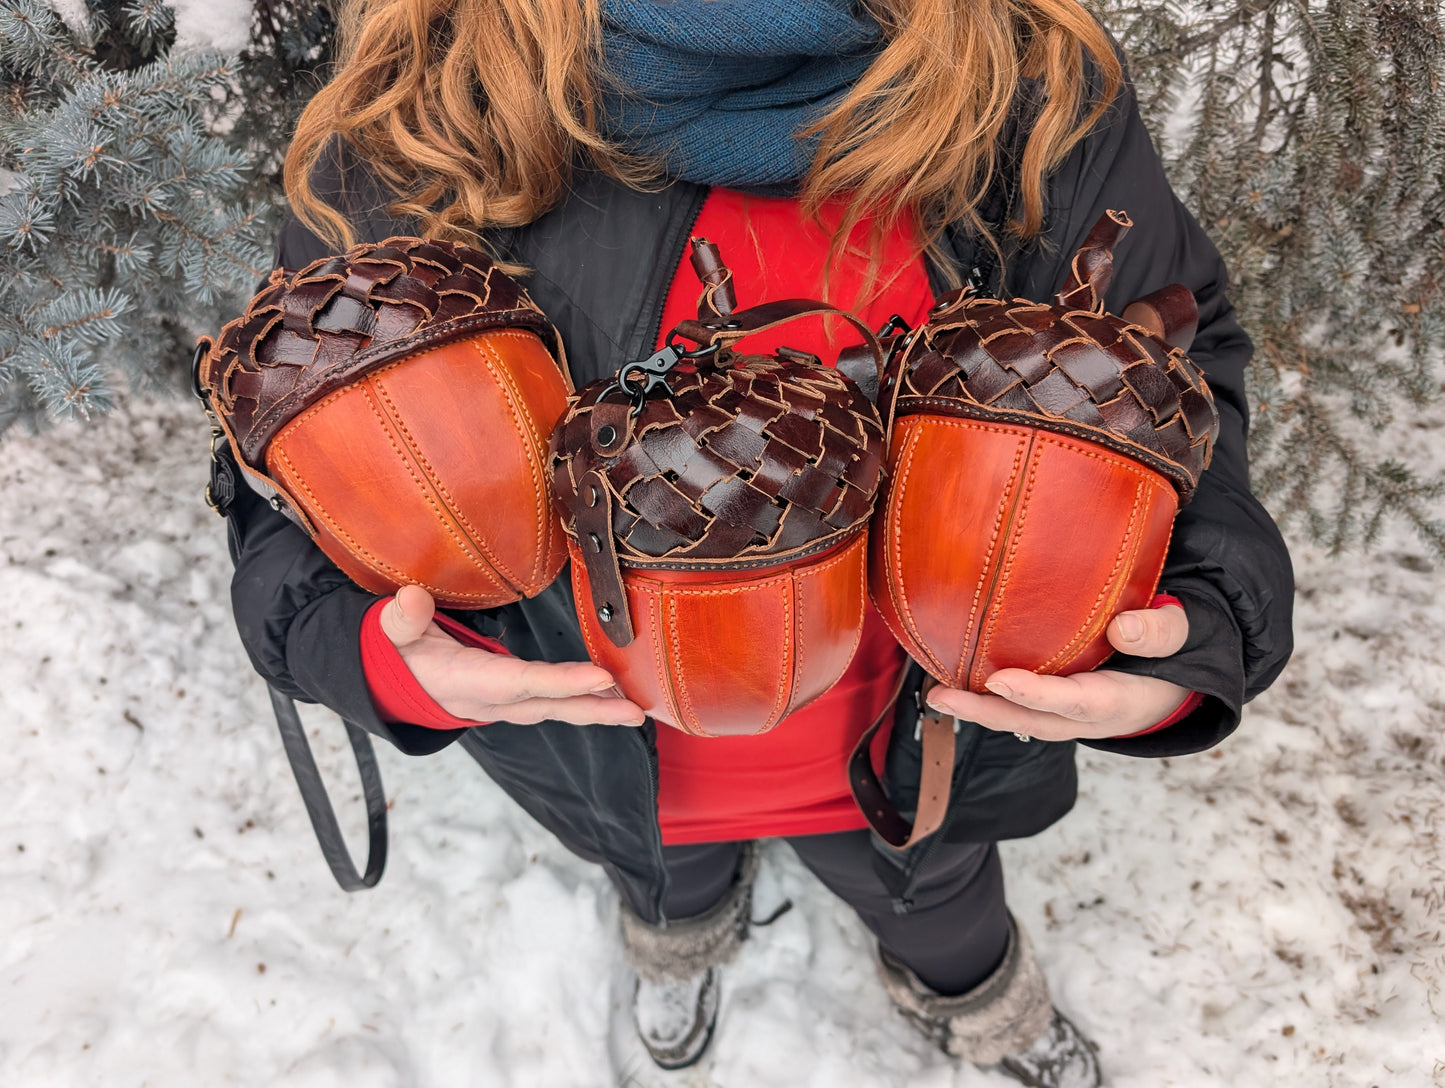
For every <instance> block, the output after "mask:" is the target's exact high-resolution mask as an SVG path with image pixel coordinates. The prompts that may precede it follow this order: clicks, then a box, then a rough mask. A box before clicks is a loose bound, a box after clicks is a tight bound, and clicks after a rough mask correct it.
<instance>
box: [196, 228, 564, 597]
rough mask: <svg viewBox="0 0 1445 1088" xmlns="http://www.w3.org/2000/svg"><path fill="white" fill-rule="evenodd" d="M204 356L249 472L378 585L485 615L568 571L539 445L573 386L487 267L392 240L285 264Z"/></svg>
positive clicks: (520, 300) (457, 254)
mask: <svg viewBox="0 0 1445 1088" xmlns="http://www.w3.org/2000/svg"><path fill="white" fill-rule="evenodd" d="M196 362H197V370H196V379H197V386H198V388H199V389H200V390H201V391H202V392H203V393H204V394H205V396H206V399H207V401H208V403H209V405H210V408H211V411H212V414H213V416H214V419H215V421H216V424H217V426H218V427H219V429H220V431H221V432H222V433H223V434H224V435H225V438H226V440H227V441H228V442H229V443H230V446H231V449H232V451H233V453H234V454H235V456H236V459H237V462H238V463H239V464H240V465H241V466H242V467H243V468H244V469H245V471H246V472H247V473H249V474H250V475H251V477H252V478H253V479H256V480H258V481H259V482H260V483H261V484H262V485H263V487H264V488H265V489H269V490H270V491H272V492H274V497H273V498H272V500H271V501H272V505H274V506H276V507H277V509H279V510H282V511H283V512H285V513H286V514H287V515H288V516H290V517H291V518H292V519H293V520H295V521H296V522H297V523H298V524H299V525H300V526H301V527H302V528H303V529H304V530H305V531H306V532H307V533H308V534H310V536H311V537H312V538H313V539H314V540H315V541H316V543H317V544H318V545H319V546H320V547H321V549H322V550H323V551H324V552H325V553H326V554H327V555H328V556H329V557H330V558H331V559H332V561H334V562H335V563H336V565H337V566H339V567H340V568H341V569H342V570H343V571H345V572H346V574H347V575H349V576H350V577H351V578H352V579H353V580H354V581H355V582H356V583H357V584H359V585H361V586H362V587H364V588H365V589H367V590H370V591H371V592H373V593H379V594H387V593H391V592H394V591H395V590H396V589H397V588H398V587H399V586H401V585H407V584H414V585H420V586H422V587H424V588H425V589H427V590H428V591H429V592H430V593H431V594H432V595H433V596H434V597H435V598H436V599H437V601H438V603H440V604H443V605H446V606H449V607H453V608H489V607H494V606H496V605H501V604H506V603H508V602H511V601H515V600H518V599H519V598H521V597H524V596H527V597H530V596H533V595H535V594H537V593H539V592H541V591H542V590H543V589H545V588H546V587H547V586H548V585H549V584H550V583H551V582H552V581H553V579H555V578H556V576H557V575H558V573H559V572H560V571H561V569H562V564H563V563H564V562H565V561H566V546H565V543H564V537H563V534H562V527H561V520H560V514H559V511H558V510H557V509H556V506H555V503H554V502H553V500H552V498H551V493H550V488H549V484H548V474H547V453H546V447H547V437H548V435H549V434H550V433H551V431H552V427H553V426H554V424H555V423H556V421H557V420H558V419H559V418H560V417H561V415H562V413H563V412H564V410H565V409H566V400H567V395H568V393H569V392H570V391H571V380H570V378H569V377H568V375H567V369H566V361H565V358H564V356H563V353H562V348H561V344H560V342H559V340H558V338H557V333H556V330H555V329H554V328H553V327H552V325H551V323H550V322H549V321H548V320H547V319H546V317H545V316H543V314H542V312H541V311H540V310H538V309H537V307H536V305H535V304H534V303H533V302H532V300H531V299H530V298H528V297H527V294H526V292H525V291H524V290H522V288H521V287H520V286H519V285H518V284H517V283H516V282H515V281H514V280H512V279H511V278H510V277H509V276H507V275H506V274H505V273H504V272H502V271H501V270H500V269H498V268H496V267H495V266H494V265H493V263H492V261H491V260H490V258H488V257H487V256H486V254H484V253H481V252H479V251H478V250H475V249H471V248H469V247H467V246H463V245H458V244H453V243H450V242H430V241H425V240H423V239H420V238H404V237H399V238H389V239H387V240H386V241H384V242H382V243H380V244H377V245H360V246H355V247H353V248H352V249H351V250H349V251H348V252H347V253H345V254H343V255H340V256H335V257H329V258H325V259H323V260H320V261H316V262H314V263H312V264H310V265H308V266H307V267H305V268H303V269H301V270H300V271H299V272H294V273H291V272H287V271H286V270H284V269H280V270H277V271H276V272H275V273H273V275H272V277H271V282H270V284H269V285H268V286H267V287H266V288H265V289H264V290H263V291H261V292H260V293H259V294H257V295H256V296H255V297H254V298H253V299H252V300H251V302H250V304H249V305H248V306H247V308H246V312H245V314H243V315H242V316H241V317H240V318H238V319H237V320H235V321H233V322H231V323H230V324H228V325H227V326H226V327H225V328H224V329H223V330H222V331H221V334H220V336H219V337H217V339H216V340H215V341H214V342H210V341H208V340H203V341H202V342H201V344H200V346H199V347H198V349H197V360H196Z"/></svg>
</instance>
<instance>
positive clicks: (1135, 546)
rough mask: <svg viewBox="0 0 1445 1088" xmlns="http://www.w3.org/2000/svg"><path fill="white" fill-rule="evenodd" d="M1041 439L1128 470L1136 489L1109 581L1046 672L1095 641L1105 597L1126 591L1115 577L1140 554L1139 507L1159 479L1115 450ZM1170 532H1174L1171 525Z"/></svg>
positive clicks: (1042, 667)
mask: <svg viewBox="0 0 1445 1088" xmlns="http://www.w3.org/2000/svg"><path fill="white" fill-rule="evenodd" d="M1039 441H1040V442H1044V443H1047V444H1049V445H1051V446H1057V447H1058V448H1059V449H1062V450H1067V451H1069V452H1070V453H1074V454H1078V455H1080V456H1083V457H1092V458H1093V459H1095V460H1097V461H1105V462H1107V463H1108V464H1109V465H1110V467H1112V468H1115V469H1117V470H1119V471H1121V472H1127V473H1128V474H1129V475H1131V476H1133V477H1134V478H1135V480H1136V484H1135V489H1134V506H1133V508H1132V509H1131V510H1130V512H1129V523H1128V525H1127V526H1126V528H1125V535H1124V539H1123V540H1122V541H1121V542H1120V545H1119V554H1118V555H1116V556H1115V557H1114V566H1113V568H1112V569H1111V570H1110V571H1109V577H1108V580H1107V581H1106V582H1105V583H1104V587H1103V588H1102V589H1101V590H1100V591H1099V595H1098V597H1096V598H1095V600H1094V604H1093V606H1092V607H1091V608H1090V610H1089V614H1088V616H1087V617H1086V618H1085V620H1084V622H1083V624H1081V625H1080V627H1079V629H1078V630H1077V631H1075V632H1074V634H1073V635H1072V636H1071V638H1070V641H1069V642H1068V644H1066V645H1065V646H1064V647H1063V648H1062V649H1061V650H1060V651H1059V652H1058V653H1057V654H1055V655H1054V656H1053V657H1052V658H1050V659H1049V660H1048V661H1046V662H1044V664H1042V665H1040V666H1039V667H1038V668H1037V669H1036V670H1035V671H1037V672H1047V671H1048V670H1050V669H1056V668H1062V667H1063V666H1064V665H1065V664H1067V662H1068V660H1070V659H1072V657H1073V656H1074V655H1076V654H1077V652H1078V651H1079V650H1080V649H1081V648H1082V645H1083V644H1084V643H1085V642H1088V641H1090V640H1092V638H1093V635H1091V634H1087V631H1088V628H1089V626H1090V625H1091V624H1092V623H1093V621H1094V619H1095V617H1096V616H1097V615H1098V613H1099V610H1100V607H1101V605H1102V604H1103V602H1104V599H1105V597H1106V596H1107V597H1109V598H1110V601H1111V602H1112V601H1117V600H1118V599H1119V594H1120V593H1121V592H1123V587H1122V586H1121V585H1118V584H1116V578H1117V576H1118V573H1119V569H1120V567H1121V566H1123V565H1124V564H1125V562H1126V556H1125V552H1126V551H1127V552H1128V556H1127V562H1128V563H1129V565H1130V566H1132V565H1133V560H1134V557H1136V556H1137V555H1138V554H1139V548H1140V547H1141V546H1142V541H1141V539H1140V537H1141V535H1142V534H1141V533H1140V532H1139V529H1138V525H1139V520H1140V517H1139V515H1140V508H1141V507H1142V506H1143V505H1144V503H1145V496H1146V494H1147V491H1148V489H1149V487H1150V485H1152V484H1154V483H1156V482H1157V477H1158V474H1157V473H1154V472H1153V471H1152V470H1150V469H1149V468H1147V467H1140V466H1139V465H1138V464H1137V463H1134V462H1133V461H1132V460H1129V459H1126V458H1125V457H1124V455H1121V454H1117V453H1113V451H1110V452H1109V453H1101V452H1098V451H1095V450H1088V449H1080V448H1079V446H1078V444H1077V443H1076V442H1062V441H1060V440H1059V439H1057V438H1054V437H1052V436H1050V435H1047V434H1040V435H1039ZM1111 454H1112V456H1111ZM1165 482H1166V483H1167V482H1168V481H1167V480H1166V481H1165ZM1170 531H1171V534H1172V532H1173V530H1172V528H1171V530H1170ZM1159 563H1160V570H1163V563H1164V561H1163V558H1161V559H1160V561H1159ZM1154 581H1155V583H1156V584H1157V583H1158V581H1159V579H1158V576H1157V575H1156V576H1155V578H1154Z"/></svg>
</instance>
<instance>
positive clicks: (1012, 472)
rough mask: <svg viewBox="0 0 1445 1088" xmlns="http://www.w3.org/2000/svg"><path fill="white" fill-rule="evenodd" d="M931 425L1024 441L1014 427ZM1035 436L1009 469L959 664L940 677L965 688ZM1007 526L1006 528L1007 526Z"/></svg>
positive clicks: (937, 422)
mask: <svg viewBox="0 0 1445 1088" xmlns="http://www.w3.org/2000/svg"><path fill="white" fill-rule="evenodd" d="M928 422H929V423H932V424H934V425H935V426H940V427H955V428H959V429H961V430H966V431H986V432H988V433H990V434H1002V435H1012V436H1014V437H1023V436H1021V435H1020V434H1019V428H1018V427H1011V426H990V425H989V424H986V423H975V422H972V421H965V420H955V419H937V418H934V419H930V420H929V421H928ZM1034 438H1035V435H1034V434H1030V435H1029V436H1028V441H1027V442H1025V443H1023V444H1021V445H1020V446H1019V447H1018V448H1016V449H1015V450H1014V459H1013V465H1012V466H1011V467H1010V468H1009V487H1008V490H1007V491H1006V492H1005V493H1004V496H1003V499H1002V501H1000V503H999V505H998V509H997V510H996V511H995V513H994V520H993V530H992V532H991V533H990V535H989V540H988V550H987V551H986V552H985V553H984V557H983V567H982V570H981V572H980V573H979V576H978V584H977V585H975V586H974V590H973V601H972V603H971V604H970V605H969V609H968V619H967V621H966V622H965V624H964V628H963V630H964V633H965V642H964V645H963V647H962V649H961V651H960V653H959V659H958V663H957V665H956V666H955V668H954V669H953V670H952V671H950V670H948V669H940V673H941V674H942V675H943V676H945V677H947V678H949V680H950V681H952V682H954V683H957V684H960V685H963V684H967V682H968V678H969V674H970V673H971V672H972V671H973V664H974V662H975V661H977V660H978V659H979V657H980V653H981V651H980V646H981V643H982V637H980V639H976V640H974V643H973V645H972V646H970V645H969V644H968V642H967V635H968V632H970V631H972V630H973V629H974V626H973V625H974V620H975V618H977V617H979V615H980V611H981V609H986V608H987V607H988V605H989V604H991V603H992V601H993V596H994V587H995V584H996V582H997V579H998V576H999V568H998V567H997V566H996V565H995V556H996V554H997V549H998V547H999V545H1000V543H1001V542H1002V541H1003V540H1005V539H1007V538H1008V536H1009V530H1011V529H1012V521H1013V514H1014V511H1015V510H1016V509H1017V508H1018V503H1019V498H1018V495H1017V492H1016V489H1015V486H1014V484H1015V481H1016V480H1017V479H1018V475H1019V466H1020V465H1021V464H1022V463H1023V461H1024V460H1025V458H1027V457H1029V456H1031V455H1032V452H1033V448H1034ZM1006 523H1007V524H1006Z"/></svg>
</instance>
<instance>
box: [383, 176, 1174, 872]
mask: <svg viewBox="0 0 1445 1088" xmlns="http://www.w3.org/2000/svg"><path fill="white" fill-rule="evenodd" d="M836 214H837V210H836V209H834V208H830V209H825V211H824V217H825V219H827V220H829V221H831V222H836V220H834V219H833V218H832V217H833V216H835V215H836ZM868 230H869V224H868V223H866V222H865V223H861V224H859V226H858V227H857V228H856V229H855V231H854V233H853V235H852V237H851V239H850V243H856V248H853V247H852V246H851V245H850V248H849V249H847V250H845V251H844V252H842V253H841V254H840V256H839V257H838V259H836V260H835V261H834V263H833V264H832V267H831V269H830V270H829V274H828V276H827V284H826V286H825V284H824V270H825V269H827V268H828V264H827V259H828V248H829V233H828V232H827V231H825V230H824V229H822V228H821V227H819V226H818V225H817V224H816V223H813V222H811V221H809V220H807V219H805V217H804V216H803V215H802V214H801V212H800V210H799V208H798V205H797V204H796V203H795V202H794V201H791V200H786V199H776V198H768V197H756V196H744V195H742V194H740V193H735V192H732V191H729V190H725V189H714V190H713V191H712V192H711V193H710V194H709V196H708V198H707V201H706V203H705V204H704V205H703V209H702V212H701V214H700V215H699V217H698V220H697V224H696V226H695V227H694V234H695V235H697V236H699V237H703V238H707V239H708V240H710V241H712V242H714V243H715V244H716V245H717V246H718V249H719V251H720V252H721V254H722V257H723V260H724V261H725V263H726V264H727V266H728V267H729V268H731V269H732V271H733V282H734V284H735V287H736V292H737V301H738V307H739V309H744V308H746V307H748V306H751V305H754V304H756V303H759V302H764V301H768V300H772V299H784V298H800V297H801V298H816V299H821V300H823V301H825V302H831V303H833V304H834V305H837V306H839V307H840V308H842V309H848V310H852V311H853V312H855V313H857V314H858V316H859V317H861V318H862V319H863V321H864V322H865V323H867V324H868V325H869V326H870V327H871V328H875V329H876V328H879V327H880V326H882V325H883V324H884V323H885V322H886V321H887V320H888V318H889V317H890V316H892V315H893V314H895V313H896V314H899V315H900V316H901V317H902V318H903V320H904V321H906V322H907V323H908V325H909V326H910V327H913V326H917V325H920V324H922V323H923V321H924V318H925V316H926V314H927V312H928V309H929V307H930V306H931V305H932V304H933V293H932V291H931V290H930V289H929V286H928V277H927V273H926V270H925V267H924V263H923V260H922V258H921V257H920V256H918V255H917V254H915V253H914V252H913V247H912V244H911V236H910V233H909V230H910V228H909V226H908V225H907V224H902V223H900V224H899V225H898V226H897V227H896V228H895V229H894V230H893V231H892V232H891V233H889V234H888V236H887V237H886V238H885V240H884V245H883V258H882V262H881V264H880V275H879V277H878V284H879V285H880V287H881V291H880V288H879V287H875V289H874V291H873V294H874V295H878V294H880V293H881V295H882V296H883V298H884V299H886V303H883V302H878V301H873V302H863V303H862V304H861V305H860V299H859V298H858V297H857V295H858V291H859V289H860V288H861V287H862V285H863V281H864V277H865V274H866V269H867V258H866V257H865V256H862V254H863V253H864V252H866V243H867V240H868ZM700 291H701V286H700V285H699V284H698V282H697V277H696V275H695V274H694V273H693V271H692V266H691V262H690V260H689V255H688V253H686V252H685V253H684V254H683V255H682V257H681V259H680V261H679V265H678V269H677V271H676V272H675V273H674V275H673V279H672V286H671V289H670V291H669V293H668V297H667V301H666V304H665V306H664V309H663V321H662V328H661V332H660V339H659V342H658V344H657V345H656V346H657V347H661V346H662V342H663V340H664V339H665V338H666V335H667V332H668V331H669V330H671V329H672V327H673V326H674V325H675V324H677V322H678V321H680V320H682V319H684V318H695V317H696V316H697V299H698V295H699V293H700ZM826 324H827V325H829V326H832V327H831V328H829V327H825V320H824V319H822V318H810V319H806V320H800V321H795V322H792V323H790V324H788V325H786V326H784V327H783V328H780V329H776V330H773V331H771V332H767V333H762V334H759V335H757V336H754V337H749V338H748V339H747V340H746V341H745V342H744V345H743V347H744V348H745V350H748V351H749V352H758V353H760V354H767V353H769V352H772V351H773V350H775V349H776V348H778V347H780V346H783V345H786V346H788V347H792V348H797V349H800V350H803V351H808V352H812V353H813V354H815V355H817V356H819V357H820V358H822V359H823V360H824V361H825V362H827V363H829V364H830V365H831V363H832V361H833V359H835V358H836V356H837V353H838V350H839V349H840V348H842V347H845V346H847V345H848V344H849V343H854V342H856V339H857V334H856V332H854V331H853V329H852V327H851V326H849V325H848V324H847V323H845V322H842V321H838V320H836V319H835V320H834V321H831V322H827V323H826ZM1161 603H1177V602H1176V601H1173V600H1172V598H1162V599H1159V600H1156V602H1155V604H1156V606H1157V605H1158V604H1161ZM379 610H380V606H377V607H375V608H373V609H371V611H369V612H368V613H367V616H366V620H365V622H364V624H363V626H362V665H363V668H364V670H365V672H366V679H367V686H368V689H369V690H370V692H371V697H372V700H373V702H374V703H375V705H376V708H377V712H378V714H380V715H381V717H382V718H383V719H384V720H388V721H404V722H410V723H412V724H416V725H425V726H432V727H435V728H444V729H453V728H459V727H464V726H472V725H476V724H478V723H476V722H473V721H468V720H465V719H460V718H455V717H453V716H452V715H450V714H447V713H446V712H445V711H443V710H442V709H441V708H440V707H439V706H437V705H436V703H435V702H433V701H432V700H431V699H430V697H428V696H427V694H426V693H425V692H424V691H423V690H422V688H421V686H420V685H419V684H417V682H416V680H415V679H414V678H413V677H412V675H411V673H410V671H409V670H408V669H407V668H406V666H405V664H404V663H403V662H402V661H401V658H400V655H399V654H397V652H396V650H395V648H394V647H393V646H392V645H391V643H390V641H389V640H388V639H387V638H386V636H385V634H383V633H382V631H381V625H380V621H379V614H380V613H379ZM437 621H438V623H440V624H441V625H442V627H443V629H444V630H446V631H447V633H448V634H451V635H452V636H453V637H456V638H458V639H459V640H460V641H463V642H466V643H468V644H471V645H482V646H483V648H485V649H490V650H496V649H498V648H499V646H498V644H497V643H495V642H493V641H491V640H489V639H487V640H483V639H481V638H480V636H477V635H474V634H473V633H472V632H470V631H469V630H467V629H466V628H464V627H462V626H461V625H460V624H457V623H456V622H455V621H453V620H450V619H448V618H447V617H445V616H442V615H440V614H439V615H438V616H437ZM905 661H906V658H905V656H904V653H903V649H902V647H901V646H899V645H898V643H897V642H896V641H895V640H894V638H893V636H892V635H891V634H890V633H889V631H888V628H887V627H886V626H885V625H884V623H883V620H882V618H881V617H880V616H879V615H878V613H877V612H876V611H875V610H874V609H873V607H872V605H871V604H870V605H869V606H868V608H867V611H866V614H865V619H864V625H863V635H862V639H861V640H860V642H859V646H858V652H857V654H856V655H855V656H854V658H853V662H852V664H851V665H849V667H848V670H847V671H846V672H845V673H844V674H843V677H842V678H841V679H840V680H839V681H838V683H837V684H836V685H834V686H833V687H832V688H831V689H829V691H828V692H827V693H825V694H824V695H823V696H821V697H820V698H819V699H818V700H817V701H815V702H814V703H812V704H810V705H809V706H806V707H804V708H803V709H802V710H799V711H798V712H796V713H794V714H791V715H789V716H788V717H787V718H785V719H784V720H783V721H782V722H780V723H779V724H778V725H777V726H776V727H775V728H774V729H772V730H771V731H770V732H768V733H765V734H763V735H761V736H756V737H694V736H691V735H689V734H687V733H684V732H682V731H681V730H679V729H673V728H671V727H669V726H666V725H661V726H659V727H658V730H657V750H658V765H659V773H658V818H659V821H660V822H661V825H662V840H663V842H664V843H667V844H668V845H675V844H680V843H697V842H722V841H727V840H731V839H754V838H765V837H770V836H780V835H812V834H822V833H825V832H834V831H850V830H856V829H859V828H863V827H866V826H867V821H866V820H865V819H864V818H863V814H862V812H860V811H859V809H858V807H857V805H855V804H854V802H853V798H852V795H851V794H850V792H849V790H848V780H847V760H848V756H849V754H850V753H851V752H852V750H853V746H854V744H856V743H857V740H858V738H859V737H860V736H861V735H862V734H863V731H864V730H865V729H867V728H868V726H869V725H870V724H871V723H872V722H873V721H874V719H875V718H876V717H877V716H878V715H879V714H880V713H881V712H882V711H883V709H884V706H885V704H886V703H887V700H888V697H889V695H890V694H891V693H892V691H893V687H894V684H895V683H896V681H897V679H898V672H899V670H900V669H901V668H903V666H904V663H905ZM1198 701H1199V697H1198V696H1197V695H1195V696H1192V697H1191V698H1190V699H1187V700H1186V701H1185V703H1184V704H1183V705H1181V706H1180V708H1179V709H1178V710H1177V711H1175V713H1174V714H1173V715H1171V716H1170V717H1169V718H1168V719H1166V720H1165V721H1163V722H1161V723H1159V725H1157V726H1154V727H1153V728H1154V729H1161V728H1163V727H1164V726H1165V725H1168V724H1172V723H1173V722H1174V721H1177V720H1178V719H1179V718H1181V717H1183V716H1184V715H1185V714H1187V713H1188V712H1190V711H1192V710H1193V709H1194V707H1195V706H1196V705H1197V704H1198ZM1152 731H1153V730H1152V729H1151V730H1144V731H1143V732H1152ZM888 732H889V730H888V729H887V728H884V729H881V730H879V735H878V737H876V738H875V740H874V744H873V756H874V763H875V765H877V764H879V763H880V762H881V758H882V753H883V751H884V750H885V749H886V747H887V743H888ZM1136 735H1138V734H1136Z"/></svg>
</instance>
